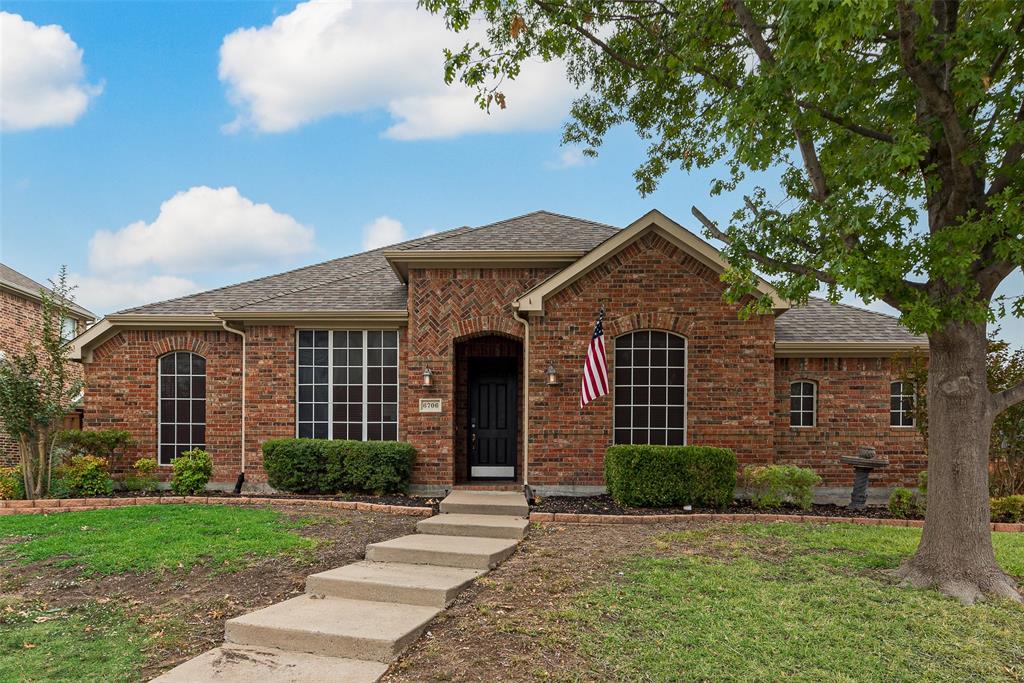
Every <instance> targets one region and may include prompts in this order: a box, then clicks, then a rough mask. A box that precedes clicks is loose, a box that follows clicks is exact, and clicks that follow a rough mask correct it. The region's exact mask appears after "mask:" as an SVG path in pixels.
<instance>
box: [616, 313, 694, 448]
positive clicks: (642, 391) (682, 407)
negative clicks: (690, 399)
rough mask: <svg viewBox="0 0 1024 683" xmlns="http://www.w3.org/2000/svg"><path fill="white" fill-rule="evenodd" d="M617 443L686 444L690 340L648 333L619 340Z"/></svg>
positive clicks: (664, 334)
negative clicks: (687, 376) (687, 365)
mask: <svg viewBox="0 0 1024 683" xmlns="http://www.w3.org/2000/svg"><path fill="white" fill-rule="evenodd" d="M614 429H615V443H617V444H658V445H673V446H674V445H683V444H685V443H686V339H684V338H683V337H680V336H679V335H676V334H672V333H671V332H659V331H656V330H654V331H646V330H645V331H643V332H631V333H629V334H624V335H622V336H620V337H617V338H616V339H615V425H614Z"/></svg>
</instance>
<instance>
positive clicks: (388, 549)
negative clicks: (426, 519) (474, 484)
mask: <svg viewBox="0 0 1024 683" xmlns="http://www.w3.org/2000/svg"><path fill="white" fill-rule="evenodd" d="M515 549H516V542H515V541H514V540H511V539H504V538H480V537H478V536H436V535H434V534H412V535H409V536H399V537H398V538H393V539H391V540H390V541H383V542H381V543H371V544H370V545H368V546H366V559H368V560H371V561H373V562H405V563H407V564H433V565H437V566H440V567H464V568H466V569H493V568H494V567H497V566H498V564H499V563H500V562H501V561H502V560H504V559H505V558H507V557H508V556H509V555H511V554H512V553H513V552H515Z"/></svg>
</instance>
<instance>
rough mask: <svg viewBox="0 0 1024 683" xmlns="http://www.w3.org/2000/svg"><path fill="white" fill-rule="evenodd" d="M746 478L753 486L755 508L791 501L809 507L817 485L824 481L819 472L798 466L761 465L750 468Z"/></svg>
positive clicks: (750, 486) (752, 499)
mask: <svg viewBox="0 0 1024 683" xmlns="http://www.w3.org/2000/svg"><path fill="white" fill-rule="evenodd" d="M743 478H744V481H745V483H746V485H747V487H748V488H749V489H750V500H751V502H753V503H754V507H756V508H759V509H771V508H778V507H782V504H783V503H787V502H788V503H792V504H794V505H796V506H797V507H799V508H801V509H803V510H809V509H810V508H811V503H813V502H814V487H815V486H817V485H818V484H820V483H821V477H820V476H818V473H817V472H815V471H814V470H812V469H810V468H809V467H797V466H796V465H761V466H756V467H747V468H746V469H744V470H743Z"/></svg>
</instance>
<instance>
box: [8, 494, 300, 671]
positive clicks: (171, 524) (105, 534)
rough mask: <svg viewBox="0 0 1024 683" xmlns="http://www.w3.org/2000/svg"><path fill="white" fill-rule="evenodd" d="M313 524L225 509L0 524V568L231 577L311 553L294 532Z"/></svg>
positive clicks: (174, 508)
mask: <svg viewBox="0 0 1024 683" xmlns="http://www.w3.org/2000/svg"><path fill="white" fill-rule="evenodd" d="M311 521H312V520H305V521H303V520H299V521H296V522H292V521H289V520H288V519H287V518H285V517H284V516H282V515H281V514H280V513H278V512H276V511H274V510H270V509H264V508H236V507H229V506H223V505H217V506H208V505H145V506H138V507H121V508H111V509H106V510H92V511H87V512H68V513H63V514H59V515H11V516H8V517H0V562H6V561H9V560H14V561H20V562H26V563H27V562H35V561H41V560H50V559H55V560H56V562H57V564H58V565H59V566H81V567H82V569H83V571H84V572H85V573H87V574H114V573H119V572H126V571H136V572H141V571H148V570H170V569H181V570H187V569H190V568H191V567H192V566H194V565H196V564H199V563H209V564H210V565H213V566H217V567H218V568H222V569H223V570H225V571H232V570H235V569H239V568H241V567H243V566H245V564H246V563H247V561H249V560H250V559H252V558H256V557H267V556H271V555H279V554H287V553H292V554H301V553H303V552H308V551H309V550H311V549H312V548H313V547H314V545H315V541H313V540H311V539H308V538H304V537H302V536H300V535H299V534H297V533H295V531H294V529H295V528H296V527H298V526H301V525H303V524H304V523H310V522H311ZM0 680H3V679H2V677H0Z"/></svg>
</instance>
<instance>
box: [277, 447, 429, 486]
mask: <svg viewBox="0 0 1024 683" xmlns="http://www.w3.org/2000/svg"><path fill="white" fill-rule="evenodd" d="M415 454H416V451H415V449H413V447H412V446H410V445H409V444H407V443H402V442H399V441H345V440H340V439H339V440H330V439H271V440H269V441H266V442H264V444H263V468H264V470H266V472H267V482H268V483H269V484H270V485H271V486H273V487H274V488H275V489H277V490H279V491H288V492H290V493H317V494H333V493H338V492H339V491H366V492H372V493H377V494H382V493H397V492H403V493H404V492H405V491H408V489H409V479H410V478H411V476H412V461H413V457H414V456H415Z"/></svg>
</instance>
